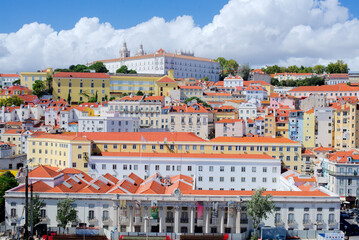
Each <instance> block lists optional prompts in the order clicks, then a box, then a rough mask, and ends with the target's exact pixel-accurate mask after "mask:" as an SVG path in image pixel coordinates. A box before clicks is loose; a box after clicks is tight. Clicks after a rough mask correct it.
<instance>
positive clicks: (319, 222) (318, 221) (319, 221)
mask: <svg viewBox="0 0 359 240" xmlns="http://www.w3.org/2000/svg"><path fill="white" fill-rule="evenodd" d="M315 223H316V225H323V224H324V221H323V220H317V221H316V222H315Z"/></svg>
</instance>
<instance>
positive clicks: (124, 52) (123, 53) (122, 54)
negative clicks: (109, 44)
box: [120, 42, 130, 58]
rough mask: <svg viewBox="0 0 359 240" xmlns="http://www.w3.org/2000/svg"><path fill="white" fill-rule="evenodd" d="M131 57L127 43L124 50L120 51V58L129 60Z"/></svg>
mask: <svg viewBox="0 0 359 240" xmlns="http://www.w3.org/2000/svg"><path fill="white" fill-rule="evenodd" d="M129 56H130V51H129V50H128V49H127V44H126V42H123V44H122V48H121V50H120V58H127V57H129Z"/></svg>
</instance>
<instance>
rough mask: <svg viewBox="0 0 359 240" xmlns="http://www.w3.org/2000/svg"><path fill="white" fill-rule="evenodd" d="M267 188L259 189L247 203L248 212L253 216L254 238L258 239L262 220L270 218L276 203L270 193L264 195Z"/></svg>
mask: <svg viewBox="0 0 359 240" xmlns="http://www.w3.org/2000/svg"><path fill="white" fill-rule="evenodd" d="M264 191H265V189H264V188H260V189H257V190H256V191H255V192H254V194H253V195H252V198H251V200H250V201H249V202H248V204H247V213H248V215H249V216H250V217H251V218H252V223H253V228H254V239H258V227H259V224H260V223H261V222H262V220H266V219H268V217H269V215H270V214H271V213H273V212H274V210H275V205H274V202H273V200H272V196H271V195H270V194H267V195H265V196H264V195H263V193H264Z"/></svg>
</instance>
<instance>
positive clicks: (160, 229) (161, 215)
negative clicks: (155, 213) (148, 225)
mask: <svg viewBox="0 0 359 240" xmlns="http://www.w3.org/2000/svg"><path fill="white" fill-rule="evenodd" d="M163 220H164V219H163V207H160V226H159V232H160V233H161V232H163V230H164V229H163V227H164V225H163Z"/></svg>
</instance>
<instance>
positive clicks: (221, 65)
mask: <svg viewBox="0 0 359 240" xmlns="http://www.w3.org/2000/svg"><path fill="white" fill-rule="evenodd" d="M214 61H216V62H218V63H219V70H220V72H224V69H225V68H226V66H227V60H226V59H225V58H224V57H218V58H217V59H215V60H214Z"/></svg>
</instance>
